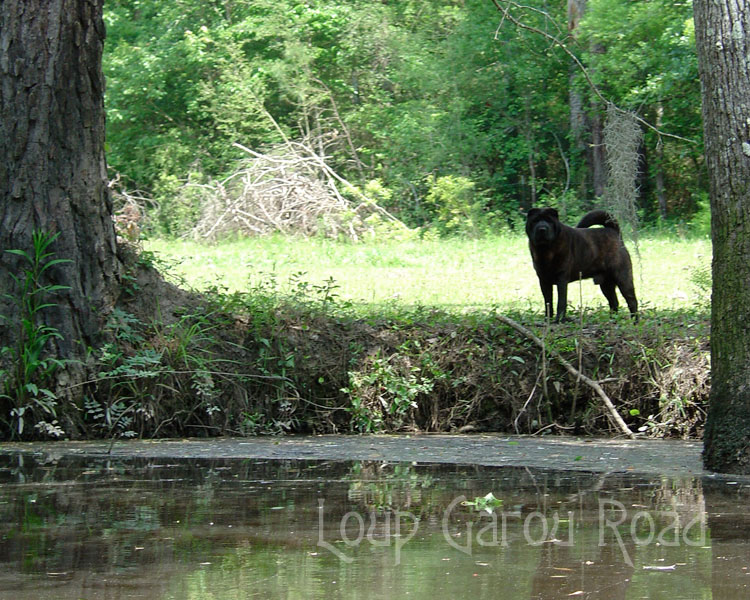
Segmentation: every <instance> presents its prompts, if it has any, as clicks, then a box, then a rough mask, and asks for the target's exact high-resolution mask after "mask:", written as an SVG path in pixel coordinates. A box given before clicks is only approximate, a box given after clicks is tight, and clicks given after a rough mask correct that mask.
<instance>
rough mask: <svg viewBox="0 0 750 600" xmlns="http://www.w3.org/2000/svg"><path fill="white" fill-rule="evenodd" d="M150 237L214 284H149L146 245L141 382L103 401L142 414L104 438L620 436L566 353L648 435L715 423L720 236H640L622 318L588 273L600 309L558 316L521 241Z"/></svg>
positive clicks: (126, 327) (126, 354)
mask: <svg viewBox="0 0 750 600" xmlns="http://www.w3.org/2000/svg"><path fill="white" fill-rule="evenodd" d="M146 247H147V248H148V251H149V252H154V253H156V257H157V258H156V262H157V264H160V268H162V269H167V270H168V273H169V275H171V276H172V277H175V278H177V279H180V280H183V281H184V282H187V283H188V284H190V285H192V286H195V287H196V288H199V289H202V290H203V293H202V294H199V295H185V297H184V298H183V299H182V300H179V301H173V302H165V299H166V298H170V297H171V294H170V293H169V292H168V291H166V292H162V291H160V290H159V287H158V286H155V285H152V283H153V272H152V271H151V270H150V268H148V266H149V263H152V262H153V261H154V256H153V255H151V254H148V253H147V254H145V255H143V256H142V257H141V259H140V263H141V266H140V269H139V270H137V271H136V272H137V274H138V276H137V281H138V283H137V284H136V285H135V286H134V290H135V291H134V295H135V296H136V297H138V302H135V303H134V304H133V306H136V305H137V306H138V307H139V310H140V311H141V312H138V311H135V310H133V312H129V311H130V310H131V309H130V308H129V306H128V304H125V305H124V306H123V313H122V319H123V321H122V322H121V323H119V324H117V323H115V325H114V330H115V333H116V338H117V339H119V340H123V342H126V343H123V342H120V343H119V344H117V350H116V351H112V352H111V356H115V357H117V358H116V359H115V360H114V362H113V363H112V365H111V367H114V369H113V370H112V371H111V372H115V371H117V370H118V369H120V370H122V369H125V372H127V373H128V375H129V377H128V378H127V379H126V380H124V381H122V380H120V379H119V378H117V377H115V378H113V379H112V380H104V381H102V386H103V388H107V389H106V391H105V393H104V396H105V397H107V398H108V400H107V406H102V407H101V410H102V411H109V412H110V413H112V414H113V415H115V416H116V415H118V414H119V415H125V417H123V418H122V419H121V420H119V419H114V420H113V419H110V421H109V423H114V425H111V424H109V425H105V421H104V420H101V421H100V422H99V429H98V431H96V432H95V433H97V434H98V435H101V434H105V435H115V436H119V435H139V436H152V435H155V436H174V435H218V434H231V435H252V434H258V433H281V432H318V433H323V432H350V433H357V432H376V431H383V432H389V431H482V430H490V431H509V432H513V433H538V432H556V433H563V432H567V433H577V434H616V435H617V434H619V431H618V428H617V427H616V426H615V425H614V423H613V422H612V419H611V418H610V415H609V414H608V412H607V410H605V408H604V406H603V405H602V402H601V399H600V398H599V397H598V396H597V394H596V393H595V391H594V390H593V389H592V388H590V387H588V386H587V385H585V384H584V383H583V382H582V380H581V379H580V378H576V377H571V375H570V374H569V373H568V372H567V371H566V369H565V368H564V367H563V366H562V365H561V363H560V361H559V360H558V359H557V358H556V355H559V356H562V357H563V358H564V359H565V360H567V361H568V362H569V363H571V364H572V365H575V367H576V368H577V369H579V370H580V371H581V372H582V373H583V374H585V375H587V376H588V377H591V378H593V379H595V380H597V381H599V382H600V383H601V384H602V387H603V388H604V390H605V392H606V394H607V395H608V396H609V397H610V398H611V399H612V401H613V402H614V403H615V406H616V407H617V410H618V411H619V412H620V414H621V415H622V416H623V418H624V419H625V420H626V421H627V423H628V426H629V427H630V428H631V429H633V430H634V431H639V432H640V433H641V434H643V435H649V436H653V437H661V436H676V437H696V436H700V434H701V431H702V427H703V421H704V416H705V410H706V401H707V396H708V385H709V382H708V373H709V369H708V317H707V308H708V304H707V299H706V296H705V290H706V287H705V285H706V283H707V281H706V280H705V278H703V279H702V278H701V267H705V266H706V265H707V264H708V254H707V253H708V243H707V242H706V241H702V240H692V241H691V240H679V239H667V238H658V239H646V240H642V241H641V244H640V251H639V255H640V259H636V265H637V267H636V281H637V284H636V285H637V286H638V288H637V289H638V292H639V299H640V300H641V303H642V305H643V307H644V310H643V312H642V316H641V320H640V321H639V322H638V323H633V322H632V321H631V320H630V319H629V318H627V317H626V316H624V315H623V316H620V317H618V318H616V319H613V318H611V317H610V315H609V314H608V311H607V309H606V307H605V305H604V300H603V298H600V294H599V292H598V289H597V288H596V287H595V286H594V285H593V284H592V283H591V282H590V281H588V282H584V283H583V285H582V286H581V287H580V296H582V298H583V299H582V304H583V307H584V310H583V312H581V311H579V310H577V309H576V308H575V307H574V309H573V310H572V311H571V314H573V315H574V316H575V317H576V321H575V322H574V323H566V324H564V325H557V326H549V325H546V324H545V323H544V322H543V321H542V319H541V306H540V304H541V301H540V293H539V292H538V290H537V282H536V277H535V275H534V272H533V269H532V268H531V265H530V260H529V258H528V256H527V249H526V245H525V241H524V240H523V239H522V238H497V239H486V240H476V241H465V240H448V241H422V242H418V241H409V242H387V243H381V244H376V243H371V244H359V245H352V244H342V243H334V242H330V241H326V240H318V239H312V240H310V239H307V240H292V239H284V238H271V239H255V240H237V241H232V242H223V243H221V244H217V245H215V246H200V245H196V244H194V243H190V242H169V243H168V242H165V241H152V242H150V243H148V244H147V246H146ZM634 254H635V253H634ZM144 261H145V263H146V264H145V265H144ZM301 273H304V274H301ZM704 275H705V274H704ZM206 292H207V293H206ZM578 295H579V291H578V288H574V291H573V292H571V294H570V296H571V297H572V298H574V299H575V298H576V296H578ZM153 314H158V315H160V317H159V319H158V320H157V321H153V320H152V315H153ZM498 314H502V315H507V316H510V317H511V318H513V319H514V320H516V321H518V322H520V323H522V324H523V325H525V326H526V327H528V328H529V329H531V330H532V331H533V332H534V334H535V335H537V336H538V337H540V338H541V339H542V340H544V348H543V349H542V348H540V347H539V346H538V345H537V344H535V343H534V342H532V341H531V340H530V339H529V338H528V337H526V336H524V335H522V334H519V333H518V332H517V331H515V330H514V329H512V328H511V327H508V326H507V325H506V324H504V323H503V322H502V321H501V320H500V319H499V318H498ZM149 361H150V362H149ZM99 395H100V396H101V395H102V394H101V393H100V394H99ZM86 429H87V431H86V433H85V435H91V430H90V428H88V427H87V428H86Z"/></svg>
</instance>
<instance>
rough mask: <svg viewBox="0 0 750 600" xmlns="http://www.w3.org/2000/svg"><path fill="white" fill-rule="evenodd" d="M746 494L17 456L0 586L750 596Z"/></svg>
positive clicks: (510, 477)
mask: <svg viewBox="0 0 750 600" xmlns="http://www.w3.org/2000/svg"><path fill="white" fill-rule="evenodd" d="M488 494H492V495H491V496H488ZM749 499H750V482H748V481H747V480H739V481H734V480H732V479H727V478H710V477H704V478H694V477H683V478H669V477H658V476H647V477H642V476H635V475H630V474H625V473H609V474H602V473H586V472H567V471H548V470H534V469H525V468H517V467H512V468H511V467H507V468H506V467H502V468H500V467H495V468H489V467H472V466H445V465H443V466H430V465H417V464H409V463H396V464H387V463H379V462H313V461H269V460H265V461H264V460H238V459H233V460H213V461H212V460H164V459H149V460H146V459H133V460H123V459H117V460H115V459H100V460H96V459H91V458H86V459H84V458H80V457H69V458H64V457H63V458H55V459H53V458H45V457H44V455H37V456H32V455H28V454H27V455H21V454H11V455H8V454H6V455H0V598H3V599H4V598H8V599H11V598H12V599H13V600H23V599H26V598H29V599H31V598H34V599H47V598H49V599H52V598H55V599H71V600H81V599H87V600H89V599H107V600H119V599H125V598H147V599H160V600H161V599H164V600H167V599H176V600H177V599H179V600H183V599H189V600H192V599H196V600H197V599H201V600H203V599H212V600H240V599H243V600H244V599H249V598H264V599H277V598H284V599H309V598H333V599H336V598H341V599H371V598H414V599H429V600H438V599H443V598H451V599H453V598H455V599H461V598H467V599H472V600H474V599H481V598H492V599H514V600H515V599H520V598H529V599H537V598H538V599H562V598H566V599H569V598H574V599H575V598H579V597H580V598H601V599H607V600H612V599H621V598H622V599H625V598H628V599H630V598H633V599H635V598H649V599H659V598H665V599H667V598H668V599H670V600H677V599H680V598H689V599H694V598H714V599H718V600H733V599H738V600H739V599H743V600H745V599H747V598H750V517H749V516H748V510H747V508H748V500H749Z"/></svg>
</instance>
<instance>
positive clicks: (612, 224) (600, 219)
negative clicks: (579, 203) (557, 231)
mask: <svg viewBox="0 0 750 600" xmlns="http://www.w3.org/2000/svg"><path fill="white" fill-rule="evenodd" d="M592 225H604V226H605V227H609V228H610V229H614V230H615V231H616V232H617V233H620V225H619V224H618V223H617V219H615V218H614V217H613V216H612V215H610V214H609V213H608V212H607V211H606V210H592V211H591V212H589V213H586V214H585V215H583V218H582V219H581V220H580V221H578V225H576V227H578V228H585V227H591V226H592Z"/></svg>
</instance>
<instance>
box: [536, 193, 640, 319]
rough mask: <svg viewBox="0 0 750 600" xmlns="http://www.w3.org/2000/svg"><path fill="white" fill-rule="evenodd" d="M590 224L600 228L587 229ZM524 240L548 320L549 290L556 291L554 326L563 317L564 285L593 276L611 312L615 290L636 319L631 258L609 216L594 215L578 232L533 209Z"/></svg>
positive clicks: (546, 210) (553, 215)
mask: <svg viewBox="0 0 750 600" xmlns="http://www.w3.org/2000/svg"><path fill="white" fill-rule="evenodd" d="M591 225H604V227H596V228H594V229H588V227H590V226H591ZM526 235H528V236H529V249H530V250H531V258H532V260H533V261H534V269H535V270H536V274H537V275H538V276H539V285H540V286H541V288H542V295H543V296H544V307H545V315H546V316H547V317H549V318H552V286H553V285H556V286H557V315H556V317H555V321H560V320H562V319H563V318H565V310H566V308H567V303H568V283H569V282H571V281H577V280H578V279H587V278H589V277H593V278H594V283H596V284H598V285H599V286H600V287H601V289H602V292H603V293H604V296H605V297H606V298H607V301H608V302H609V308H610V309H611V310H612V311H613V312H614V311H617V308H618V303H617V293H616V292H615V286H617V287H618V288H620V293H622V295H623V297H624V298H625V301H626V302H627V303H628V308H629V309H630V314H631V316H633V318H636V319H637V318H638V301H637V300H636V298H635V288H634V287H633V266H632V264H631V262H630V254H628V251H627V249H626V248H625V245H624V244H623V242H622V237H621V236H620V226H619V225H618V224H617V221H615V219H614V218H613V217H612V216H611V215H610V214H609V213H607V212H605V211H603V210H593V211H591V212H590V213H588V214H587V215H585V216H584V217H583V218H582V219H581V221H580V222H579V223H578V226H577V227H569V226H568V225H563V224H562V223H561V222H560V218H559V217H558V214H557V211H556V210H555V209H554V208H532V209H531V210H530V211H529V214H528V215H527V217H526Z"/></svg>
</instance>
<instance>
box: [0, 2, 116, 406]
mask: <svg viewBox="0 0 750 600" xmlns="http://www.w3.org/2000/svg"><path fill="white" fill-rule="evenodd" d="M102 3H103V0H3V2H0V290H2V291H3V292H6V291H7V292H9V293H10V294H14V295H17V294H18V293H19V290H18V289H17V286H16V284H15V282H14V281H13V279H12V277H11V274H16V276H19V275H21V274H22V272H23V267H24V263H23V260H21V259H20V257H18V256H17V255H15V254H12V253H8V252H5V250H9V249H19V250H23V251H26V252H32V242H31V240H32V232H34V231H44V232H47V233H50V234H53V233H59V237H58V238H57V240H56V242H55V243H54V244H53V245H52V246H51V247H50V251H52V252H54V256H53V258H55V259H68V260H70V261H71V262H68V263H61V264H58V265H56V266H55V267H53V268H50V269H49V270H48V271H47V272H45V279H44V280H43V281H42V282H41V283H42V284H43V285H61V286H67V289H65V290H61V291H59V292H57V293H56V294H55V295H54V297H51V298H45V300H46V301H48V302H53V303H54V306H53V307H51V308H48V309H45V310H44V311H42V313H41V317H42V319H43V321H44V324H45V325H47V326H50V327H54V328H56V329H57V331H58V332H59V334H60V335H61V337H60V338H59V339H55V340H51V341H50V343H49V347H48V348H47V352H48V353H49V355H50V356H54V357H57V358H61V359H83V358H84V357H85V356H86V354H87V352H88V351H89V350H90V348H95V347H96V346H97V341H98V337H99V333H100V331H101V330H102V325H103V320H104V319H105V318H106V314H107V312H108V311H109V309H110V308H111V307H112V306H113V305H114V302H115V300H116V295H117V293H118V288H119V278H120V262H119V259H118V258H117V253H116V238H115V231H114V224H113V221H112V217H111V215H112V204H111V199H110V197H109V192H108V188H107V174H106V163H105V158H104V101H103V93H104V77H103V75H102V69H101V59H102V47H103V42H104V35H105V31H104V23H103V20H102ZM0 311H2V314H3V315H4V316H5V317H6V318H5V319H2V320H0V346H6V345H7V346H9V345H11V344H12V343H13V341H14V340H15V339H17V335H18V329H19V325H18V323H19V319H20V314H19V312H20V311H19V309H18V306H17V303H16V302H13V301H9V300H8V299H7V298H2V299H0ZM75 364H78V365H79V367H78V371H79V372H80V371H81V370H82V367H80V365H81V363H80V362H78V363H70V366H69V368H68V369H66V370H64V371H61V375H62V374H64V373H66V374H67V376H68V378H69V380H70V377H71V374H72V373H74V372H75V371H76V367H75ZM73 378H75V377H73ZM58 383H59V382H58ZM5 416H6V415H3V417H5Z"/></svg>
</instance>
